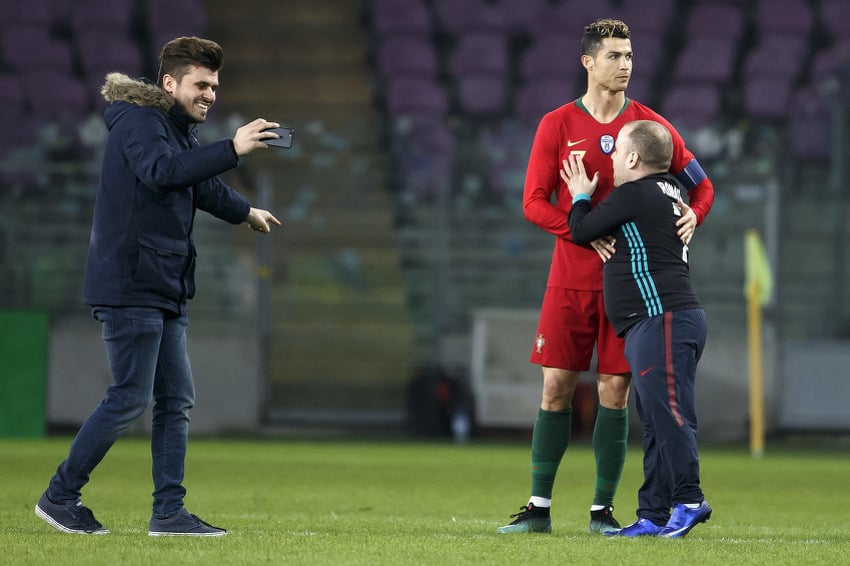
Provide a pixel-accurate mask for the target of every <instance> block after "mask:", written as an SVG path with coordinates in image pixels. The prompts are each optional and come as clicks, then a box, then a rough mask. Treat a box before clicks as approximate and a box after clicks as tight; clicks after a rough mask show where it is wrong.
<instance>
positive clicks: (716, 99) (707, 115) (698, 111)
mask: <svg viewBox="0 0 850 566" xmlns="http://www.w3.org/2000/svg"><path fill="white" fill-rule="evenodd" d="M720 107H721V97H720V89H719V88H718V87H716V86H714V85H711V84H687V83H680V84H679V85H676V86H673V87H672V88H670V89H669V90H668V91H667V93H666V96H665V97H664V102H663V104H662V109H661V114H663V115H664V117H665V118H667V119H668V120H669V121H670V122H671V123H672V124H673V125H674V126H676V127H677V128H684V129H697V128H701V127H704V126H708V125H711V124H712V123H714V122H715V121H717V120H718V119H719V118H720Z"/></svg>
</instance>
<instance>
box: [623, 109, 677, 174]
mask: <svg viewBox="0 0 850 566" xmlns="http://www.w3.org/2000/svg"><path fill="white" fill-rule="evenodd" d="M627 125H631V127H632V128H631V131H629V145H630V149H631V150H632V151H636V152H637V153H638V154H639V155H640V158H641V159H642V160H643V163H644V165H646V167H647V168H649V169H652V170H653V171H666V170H667V169H669V168H670V162H671V161H672V160H673V136H672V135H671V134H670V130H668V129H667V128H665V127H664V126H663V125H662V124H661V123H659V122H655V121H653V120H635V121H634V122H629V123H628V124H627Z"/></svg>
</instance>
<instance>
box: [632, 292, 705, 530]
mask: <svg viewBox="0 0 850 566" xmlns="http://www.w3.org/2000/svg"><path fill="white" fill-rule="evenodd" d="M706 334H707V326H706V320H705V312H704V311H703V310H702V309H687V310H681V311H674V312H665V313H663V314H661V315H658V316H653V317H650V318H646V319H644V320H642V321H640V322H638V323H637V324H635V325H634V326H632V327H631V328H629V329H628V330H627V331H626V336H625V338H626V360H627V361H628V362H629V367H630V368H631V370H632V384H633V389H634V392H635V401H636V406H637V411H638V415H639V416H640V420H641V422H642V423H643V475H644V481H643V485H642V486H641V488H640V490H639V491H638V510H637V516H638V517H639V518H644V519H649V520H650V521H652V522H653V523H655V524H657V525H662V526H663V525H665V524H666V523H667V520H668V519H669V518H670V509H671V507H672V506H673V505H675V504H676V503H699V502H701V501H702V500H703V499H704V496H703V493H702V489H700V485H699V455H698V453H697V440H696V434H697V418H696V410H695V402H694V381H695V379H696V369H697V362H698V361H699V359H700V356H702V351H703V348H704V347H705V339H706Z"/></svg>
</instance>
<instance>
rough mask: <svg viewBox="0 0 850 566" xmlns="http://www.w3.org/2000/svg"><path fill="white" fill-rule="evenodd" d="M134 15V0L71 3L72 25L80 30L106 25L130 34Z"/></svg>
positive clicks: (92, 0) (76, 0) (86, 0)
mask: <svg viewBox="0 0 850 566" xmlns="http://www.w3.org/2000/svg"><path fill="white" fill-rule="evenodd" d="M133 16H134V14H133V0H75V1H74V2H73V3H72V4H71V14H70V17H71V27H72V28H73V29H74V30H77V31H80V32H82V31H85V30H89V29H92V28H95V27H106V28H110V29H112V30H116V31H120V32H122V33H124V34H126V35H129V31H130V25H131V24H132V23H133Z"/></svg>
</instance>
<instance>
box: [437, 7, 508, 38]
mask: <svg viewBox="0 0 850 566" xmlns="http://www.w3.org/2000/svg"><path fill="white" fill-rule="evenodd" d="M432 4H433V6H434V13H435V15H436V20H437V29H439V30H440V31H442V32H445V33H449V34H451V35H463V34H467V33H477V32H486V33H501V32H504V31H506V30H507V29H508V25H507V21H506V14H505V13H504V12H503V10H502V9H501V7H500V6H498V5H495V4H491V3H489V2H487V1H485V0H433V1H432Z"/></svg>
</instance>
